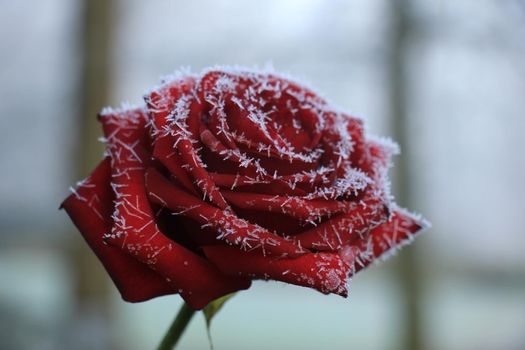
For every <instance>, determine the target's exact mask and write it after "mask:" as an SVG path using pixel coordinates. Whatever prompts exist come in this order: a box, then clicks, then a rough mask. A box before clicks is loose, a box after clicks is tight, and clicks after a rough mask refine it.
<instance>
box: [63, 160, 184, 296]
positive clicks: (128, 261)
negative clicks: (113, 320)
mask: <svg viewBox="0 0 525 350" xmlns="http://www.w3.org/2000/svg"><path fill="white" fill-rule="evenodd" d="M110 181H111V169H110V161H109V158H105V159H104V160H103V161H102V162H101V163H100V164H99V165H98V167H97V168H96V169H95V170H94V171H93V173H92V174H91V175H90V176H89V177H88V178H87V179H86V180H84V181H83V182H82V184H81V185H80V186H79V187H78V188H77V189H76V190H75V192H74V193H73V194H72V195H70V196H69V197H68V198H67V199H66V200H65V201H64V202H63V203H62V206H61V208H64V209H65V210H66V212H67V213H68V215H69V216H70V217H71V220H73V223H74V224H75V226H77V228H78V229H79V230H80V232H81V233H82V236H84V239H85V240H86V242H87V243H88V245H89V246H90V247H91V249H92V250H93V251H94V252H95V254H96V255H97V257H98V258H99V259H100V261H101V262H102V264H103V265H104V267H105V268H106V271H107V272H108V274H109V276H110V277H111V279H112V280H113V282H114V283H115V285H116V286H117V288H118V290H119V291H120V294H121V295H122V298H123V299H124V300H126V301H130V302H139V301H145V300H148V299H151V298H154V297H157V296H161V295H165V294H171V293H174V292H175V291H174V290H173V288H171V287H170V286H169V285H168V284H167V283H166V281H165V280H164V278H162V277H161V276H159V275H158V274H157V273H156V272H155V271H153V270H151V269H150V268H148V267H147V266H146V265H144V264H142V263H140V262H139V261H137V260H135V259H134V258H132V257H131V256H129V255H128V254H126V253H124V252H122V251H120V250H119V249H117V248H114V247H112V246H110V245H107V244H104V241H103V240H102V235H104V234H105V233H107V232H110V231H111V225H112V223H113V220H112V219H111V214H112V213H113V200H114V195H113V193H112V190H111V187H110Z"/></svg>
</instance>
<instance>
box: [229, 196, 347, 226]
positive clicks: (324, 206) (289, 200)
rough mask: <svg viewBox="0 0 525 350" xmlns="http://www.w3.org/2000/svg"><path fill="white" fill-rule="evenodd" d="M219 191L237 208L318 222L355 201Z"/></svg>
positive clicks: (345, 209) (343, 210) (341, 211)
mask: <svg viewBox="0 0 525 350" xmlns="http://www.w3.org/2000/svg"><path fill="white" fill-rule="evenodd" d="M221 193H222V195H223V197H224V198H226V200H227V201H228V202H229V203H231V204H233V205H235V206H237V207H239V208H244V209H253V210H261V211H268V212H276V213H280V214H284V215H287V216H290V217H293V218H296V219H300V220H303V221H308V222H316V221H319V222H320V221H321V220H322V218H323V217H326V216H330V215H334V214H339V213H343V212H348V211H349V210H352V209H353V207H355V203H352V202H347V201H333V200H332V201H328V200H307V199H303V198H300V197H291V196H289V197H285V196H278V195H269V194H257V193H247V192H233V191H227V190H222V191H221Z"/></svg>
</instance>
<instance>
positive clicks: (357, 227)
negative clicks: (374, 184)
mask: <svg viewBox="0 0 525 350" xmlns="http://www.w3.org/2000/svg"><path fill="white" fill-rule="evenodd" d="M354 204H355V207H354V209H353V210H350V211H349V212H348V213H346V214H342V215H339V216H337V217H335V218H332V219H329V220H328V221H325V222H323V223H322V224H320V225H319V226H317V227H314V228H312V229H310V230H308V231H305V232H302V233H299V234H297V235H295V236H294V237H293V238H294V241H295V242H297V244H298V245H300V246H301V247H303V248H308V249H315V250H331V251H334V250H337V249H339V248H341V247H343V246H345V245H348V244H351V243H352V242H354V241H356V240H358V239H360V238H365V237H366V236H367V235H368V232H369V231H370V229H371V228H373V227H375V226H377V225H379V224H381V223H382V222H385V221H386V219H387V218H388V216H389V211H388V206H387V204H386V202H384V201H383V200H381V199H378V198H371V199H368V200H364V201H362V202H359V203H354Z"/></svg>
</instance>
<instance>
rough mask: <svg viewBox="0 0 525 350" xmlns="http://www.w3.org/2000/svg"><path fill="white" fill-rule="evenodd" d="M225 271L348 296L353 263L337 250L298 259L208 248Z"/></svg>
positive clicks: (221, 247) (225, 248)
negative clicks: (343, 258)
mask: <svg viewBox="0 0 525 350" xmlns="http://www.w3.org/2000/svg"><path fill="white" fill-rule="evenodd" d="M204 253H205V254H206V256H207V257H208V259H210V260H211V261H212V262H213V263H214V264H215V265H217V266H218V267H219V269H220V270H221V271H223V272H224V273H227V274H231V275H234V276H237V275H240V276H246V277H250V278H255V279H272V280H276V281H282V282H286V283H291V284H296V285H299V286H303V287H310V288H315V289H317V290H318V291H320V292H322V293H325V294H328V293H335V294H339V295H341V296H344V297H346V296H347V295H348V290H347V286H346V281H347V275H348V272H349V265H347V264H346V263H345V262H344V261H343V260H342V259H341V258H340V256H339V255H338V254H337V253H308V254H305V255H302V256H300V257H297V258H282V259H279V258H277V259H276V258H268V257H265V256H263V255H261V254H258V253H255V252H242V251H239V250H237V249H233V248H230V247H224V246H209V247H204Z"/></svg>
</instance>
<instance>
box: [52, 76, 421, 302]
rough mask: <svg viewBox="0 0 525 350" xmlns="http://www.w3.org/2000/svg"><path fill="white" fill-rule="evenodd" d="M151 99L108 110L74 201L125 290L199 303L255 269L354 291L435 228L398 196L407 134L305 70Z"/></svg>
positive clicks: (76, 215)
mask: <svg viewBox="0 0 525 350" xmlns="http://www.w3.org/2000/svg"><path fill="white" fill-rule="evenodd" d="M145 102H146V104H145V106H143V107H137V108H123V109H120V110H116V111H113V110H107V111H103V112H102V113H101V114H100V116H99V119H100V121H101V122H102V125H103V129H104V134H105V139H106V143H107V152H106V157H105V158H104V160H102V162H101V163H100V164H99V166H98V167H97V168H96V169H95V170H94V172H93V173H92V174H91V176H89V177H88V178H87V179H86V180H84V181H83V182H81V183H80V184H79V185H78V187H77V188H76V190H74V191H73V194H72V195H70V196H69V197H68V198H67V199H66V200H65V201H64V203H63V205H62V206H63V208H65V209H66V211H67V212H68V214H69V215H70V217H71V219H72V220H73V222H74V223H75V225H76V226H77V227H78V228H79V230H80V231H81V233H82V234H83V236H84V238H85V239H86V241H87V243H88V244H89V245H90V246H91V248H92V249H93V250H94V252H95V253H96V254H97V256H98V257H99V259H100V260H101V261H102V263H103V264H104V266H105V268H106V269H107V271H108V272H109V274H110V275H111V277H112V279H113V281H114V282H115V284H116V286H117V287H118V289H119V290H120V292H121V294H122V297H123V298H124V299H125V300H128V301H133V302H138V301H144V300H147V299H150V298H153V297H156V296H159V295H164V294H175V293H178V294H180V295H181V296H182V297H183V298H184V300H186V302H188V304H189V305H191V306H192V307H193V308H195V309H200V308H202V307H204V306H205V305H206V304H207V303H208V302H210V301H211V300H213V299H215V298H218V297H220V296H222V295H225V294H227V293H231V292H234V291H237V290H241V289H246V288H248V287H249V286H250V283H251V281H252V280H253V279H273V280H279V281H283V282H286V283H292V284H297V285H301V286H306V287H312V288H315V289H317V290H319V291H321V292H323V293H336V294H339V295H342V296H346V295H347V288H346V284H347V279H348V277H350V276H351V275H353V274H354V273H356V272H357V271H358V270H360V269H362V268H364V267H366V266H367V265H368V264H370V263H371V262H373V261H374V260H375V259H377V258H379V257H380V256H382V255H383V254H384V253H385V252H388V251H390V250H392V249H395V248H397V247H399V246H400V245H401V244H403V243H404V242H407V241H409V240H410V239H411V238H412V236H413V235H414V233H416V232H417V231H418V230H420V229H421V228H422V226H423V223H422V221H421V220H419V219H418V218H416V217H414V216H413V215H410V214H408V213H407V212H405V211H404V210H401V209H399V208H397V207H396V206H395V205H394V204H393V203H392V201H391V198H390V194H389V192H388V182H387V179H386V172H387V168H388V166H389V158H390V156H391V155H392V153H393V152H395V146H394V147H392V145H391V144H389V143H388V142H383V141H380V140H377V139H371V138H367V137H366V136H365V134H364V131H363V124H362V121H361V120H360V119H357V118H354V117H351V116H349V115H347V114H345V113H343V112H340V111H338V110H336V109H334V108H333V107H332V106H330V105H329V104H328V103H327V102H325V101H324V100H323V99H322V98H320V97H319V96H318V95H316V94H315V93H314V92H312V91H311V90H309V89H307V88H305V87H304V86H301V85H299V84H297V83H295V82H293V81H290V80H288V79H285V78H282V77H279V76H277V75H274V74H267V73H260V72H248V71H231V70H211V71H208V72H206V73H205V74H203V75H201V76H193V75H186V76H180V77H177V78H173V79H172V80H171V81H168V82H165V83H164V84H163V85H161V86H160V87H159V88H156V89H154V90H153V91H152V92H151V93H149V94H148V95H147V96H146V97H145Z"/></svg>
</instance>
